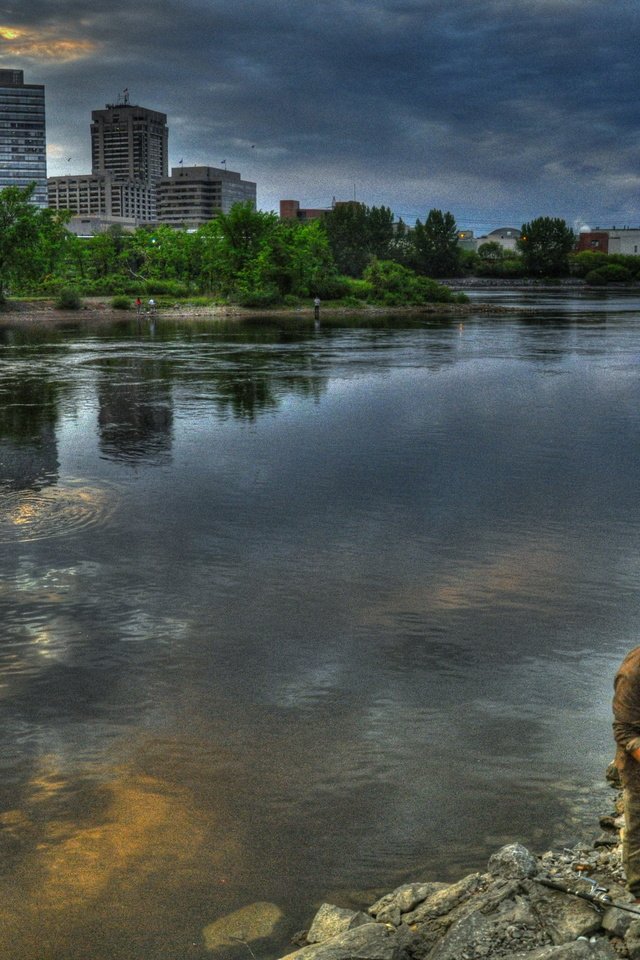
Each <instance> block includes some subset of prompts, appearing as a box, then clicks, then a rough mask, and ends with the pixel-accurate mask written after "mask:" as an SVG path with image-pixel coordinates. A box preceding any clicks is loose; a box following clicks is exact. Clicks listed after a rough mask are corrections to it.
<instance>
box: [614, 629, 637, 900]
mask: <svg viewBox="0 0 640 960" xmlns="http://www.w3.org/2000/svg"><path fill="white" fill-rule="evenodd" d="M613 687H614V694H613V717H614V721H613V734H614V736H615V738H616V744H617V750H616V761H615V762H616V767H617V768H618V771H619V772H620V779H621V781H622V787H623V790H624V819H625V827H624V838H623V841H622V861H623V865H624V871H625V875H626V878H627V887H628V888H629V891H630V893H631V894H632V895H633V896H634V897H635V898H636V903H640V647H635V648H634V649H633V650H631V651H630V652H629V653H628V654H627V656H626V657H625V658H624V660H623V661H622V663H621V664H620V667H619V668H618V672H617V673H616V678H615V681H614V685H613Z"/></svg>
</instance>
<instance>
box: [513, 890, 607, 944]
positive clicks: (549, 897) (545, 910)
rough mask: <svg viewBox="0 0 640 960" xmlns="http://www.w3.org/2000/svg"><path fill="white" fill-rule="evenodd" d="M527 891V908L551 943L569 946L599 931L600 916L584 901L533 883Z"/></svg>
mask: <svg viewBox="0 0 640 960" xmlns="http://www.w3.org/2000/svg"><path fill="white" fill-rule="evenodd" d="M529 890H530V898H531V905H532V907H533V909H534V910H535V911H536V913H537V914H538V916H539V917H540V921H541V923H542V925H543V926H544V928H545V930H546V931H547V932H548V934H549V937H550V939H551V941H552V942H553V943H554V944H556V945H558V944H564V943H569V942H570V941H571V940H577V938H578V937H582V936H590V935H591V934H593V933H595V932H596V930H599V929H600V925H601V916H600V914H599V913H598V911H597V909H596V908H595V907H593V906H591V904H589V903H587V902H586V901H585V900H579V899H578V898H577V897H572V896H571V895H568V894H566V893H561V892H559V891H555V890H547V889H546V888H544V887H541V886H538V885H537V884H535V883H530V884H529Z"/></svg>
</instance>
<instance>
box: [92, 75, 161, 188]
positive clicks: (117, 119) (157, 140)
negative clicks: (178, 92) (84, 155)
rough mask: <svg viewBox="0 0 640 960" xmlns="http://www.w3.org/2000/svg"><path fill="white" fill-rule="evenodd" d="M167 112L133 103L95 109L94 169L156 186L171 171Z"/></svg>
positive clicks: (127, 98) (93, 127)
mask: <svg viewBox="0 0 640 960" xmlns="http://www.w3.org/2000/svg"><path fill="white" fill-rule="evenodd" d="M168 149H169V130H168V127H167V115H166V114H165V113H159V112H158V111H157V110H148V109H147V108H146V107H137V106H134V105H133V104H131V103H129V95H128V93H127V92H126V91H125V94H124V98H123V102H122V103H118V104H111V105H110V104H107V106H106V107H105V109H104V110H93V111H92V112H91V172H92V173H94V174H96V173H111V174H113V177H114V179H115V180H135V181H137V182H139V183H146V184H149V185H152V186H155V184H156V183H157V182H158V180H160V179H161V178H162V177H166V176H167V171H168Z"/></svg>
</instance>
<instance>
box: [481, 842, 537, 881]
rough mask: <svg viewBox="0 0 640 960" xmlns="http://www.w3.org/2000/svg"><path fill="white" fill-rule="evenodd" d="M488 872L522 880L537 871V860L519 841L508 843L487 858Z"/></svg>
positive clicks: (509, 878) (496, 875)
mask: <svg viewBox="0 0 640 960" xmlns="http://www.w3.org/2000/svg"><path fill="white" fill-rule="evenodd" d="M487 870H488V871H489V873H491V874H493V876H494V877H505V878H506V879H507V880H524V879H525V877H533V876H535V874H536V873H537V872H538V861H537V859H536V858H535V857H534V855H533V854H532V853H529V851H528V850H527V848H526V847H523V846H522V844H521V843H509V844H507V846H505V847H501V848H500V850H498V851H497V852H496V853H494V854H493V855H492V856H491V857H490V858H489V863H488V865H487Z"/></svg>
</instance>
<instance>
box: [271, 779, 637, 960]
mask: <svg viewBox="0 0 640 960" xmlns="http://www.w3.org/2000/svg"><path fill="white" fill-rule="evenodd" d="M609 776H611V773H610V774H609ZM622 826H623V806H622V795H621V794H620V792H619V791H618V792H617V793H616V795H615V797H614V799H613V800H612V804H611V810H610V811H607V812H606V814H604V815H603V816H602V817H601V819H600V827H601V829H602V830H603V832H602V833H601V834H600V836H598V838H597V839H595V840H594V841H593V842H589V843H580V844H579V845H577V846H575V847H573V848H572V849H565V850H559V851H557V850H549V851H547V852H546V853H543V854H542V855H540V856H536V855H534V854H533V853H531V852H530V851H529V850H527V849H526V848H525V847H524V846H522V845H521V844H519V843H512V844H510V845H508V846H505V847H502V848H501V849H500V850H497V851H496V852H495V853H494V854H493V855H492V856H491V857H490V859H489V861H488V863H487V866H486V869H485V870H484V871H483V872H477V873H471V874H469V875H468V876H465V877H462V879H460V880H458V881H457V882H456V883H438V882H433V881H425V882H421V881H416V882H415V883H407V884H404V885H403V886H400V887H398V888H397V889H396V890H393V891H392V892H390V893H388V894H387V895H386V896H383V897H382V898H381V899H379V900H378V901H377V902H376V903H374V904H372V905H371V906H370V907H369V908H368V909H367V910H366V911H354V910H348V909H344V908H341V907H340V906H337V905H334V904H328V903H325V904H323V905H322V906H321V907H320V909H319V910H318V912H317V913H316V915H315V917H314V918H313V921H312V923H311V925H310V927H309V930H308V931H306V932H304V933H303V934H300V935H299V936H298V937H297V938H296V939H295V941H294V942H295V943H296V944H297V945H298V947H299V949H297V950H295V951H294V952H292V953H289V954H287V956H286V960H493V958H496V960H498V958H500V960H615V958H619V957H622V958H628V960H640V908H638V910H639V912H638V915H637V916H634V914H633V913H632V912H627V911H626V910H622V909H620V908H618V907H615V906H611V905H609V904H608V903H607V902H598V903H592V902H589V901H587V900H584V899H581V898H580V897H578V896H575V895H573V894H569V893H565V892H561V891H559V890H555V889H550V888H549V887H548V886H545V885H544V884H543V883H541V880H547V879H550V880H551V881H552V882H559V883H560V884H566V885H568V886H570V887H571V889H572V890H577V891H580V892H585V893H589V891H592V890H593V888H594V882H597V884H598V887H599V888H602V887H606V888H607V894H606V896H608V897H610V898H611V899H612V900H613V901H617V902H622V903H626V904H631V901H632V898H631V896H630V894H629V893H628V892H627V891H626V889H625V887H624V875H623V871H622V864H621V831H622ZM592 881H593V882H592Z"/></svg>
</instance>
